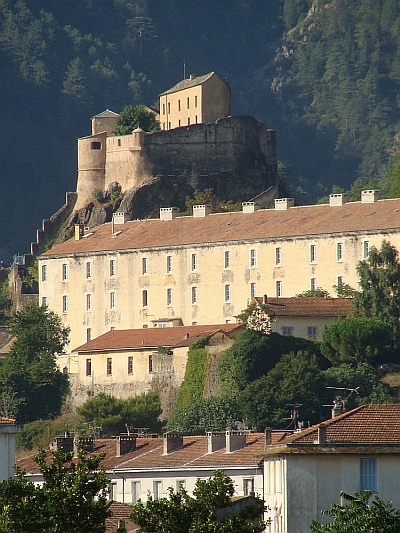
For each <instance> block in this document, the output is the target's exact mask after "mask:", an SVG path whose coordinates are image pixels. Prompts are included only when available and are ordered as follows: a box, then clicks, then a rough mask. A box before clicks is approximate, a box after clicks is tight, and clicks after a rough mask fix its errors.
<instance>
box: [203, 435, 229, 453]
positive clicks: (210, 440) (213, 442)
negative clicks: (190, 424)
mask: <svg viewBox="0 0 400 533" xmlns="http://www.w3.org/2000/svg"><path fill="white" fill-rule="evenodd" d="M222 448H225V434H224V433H223V432H221V431H207V453H213V452H216V451H217V450H221V449H222Z"/></svg>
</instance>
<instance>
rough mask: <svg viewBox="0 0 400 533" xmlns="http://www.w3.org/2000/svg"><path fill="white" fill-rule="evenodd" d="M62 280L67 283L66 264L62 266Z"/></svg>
mask: <svg viewBox="0 0 400 533" xmlns="http://www.w3.org/2000/svg"><path fill="white" fill-rule="evenodd" d="M62 279H63V281H66V280H67V279H68V265H67V264H66V263H64V264H63V266H62Z"/></svg>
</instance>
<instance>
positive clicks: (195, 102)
mask: <svg viewBox="0 0 400 533" xmlns="http://www.w3.org/2000/svg"><path fill="white" fill-rule="evenodd" d="M194 107H197V94H195V95H194Z"/></svg>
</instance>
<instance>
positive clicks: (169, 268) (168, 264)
mask: <svg viewBox="0 0 400 533" xmlns="http://www.w3.org/2000/svg"><path fill="white" fill-rule="evenodd" d="M171 272H172V255H167V274H171Z"/></svg>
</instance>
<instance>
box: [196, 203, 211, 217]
mask: <svg viewBox="0 0 400 533" xmlns="http://www.w3.org/2000/svg"><path fill="white" fill-rule="evenodd" d="M211 213H212V205H211V204H204V205H194V206H193V218H204V217H206V216H207V215H211Z"/></svg>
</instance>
